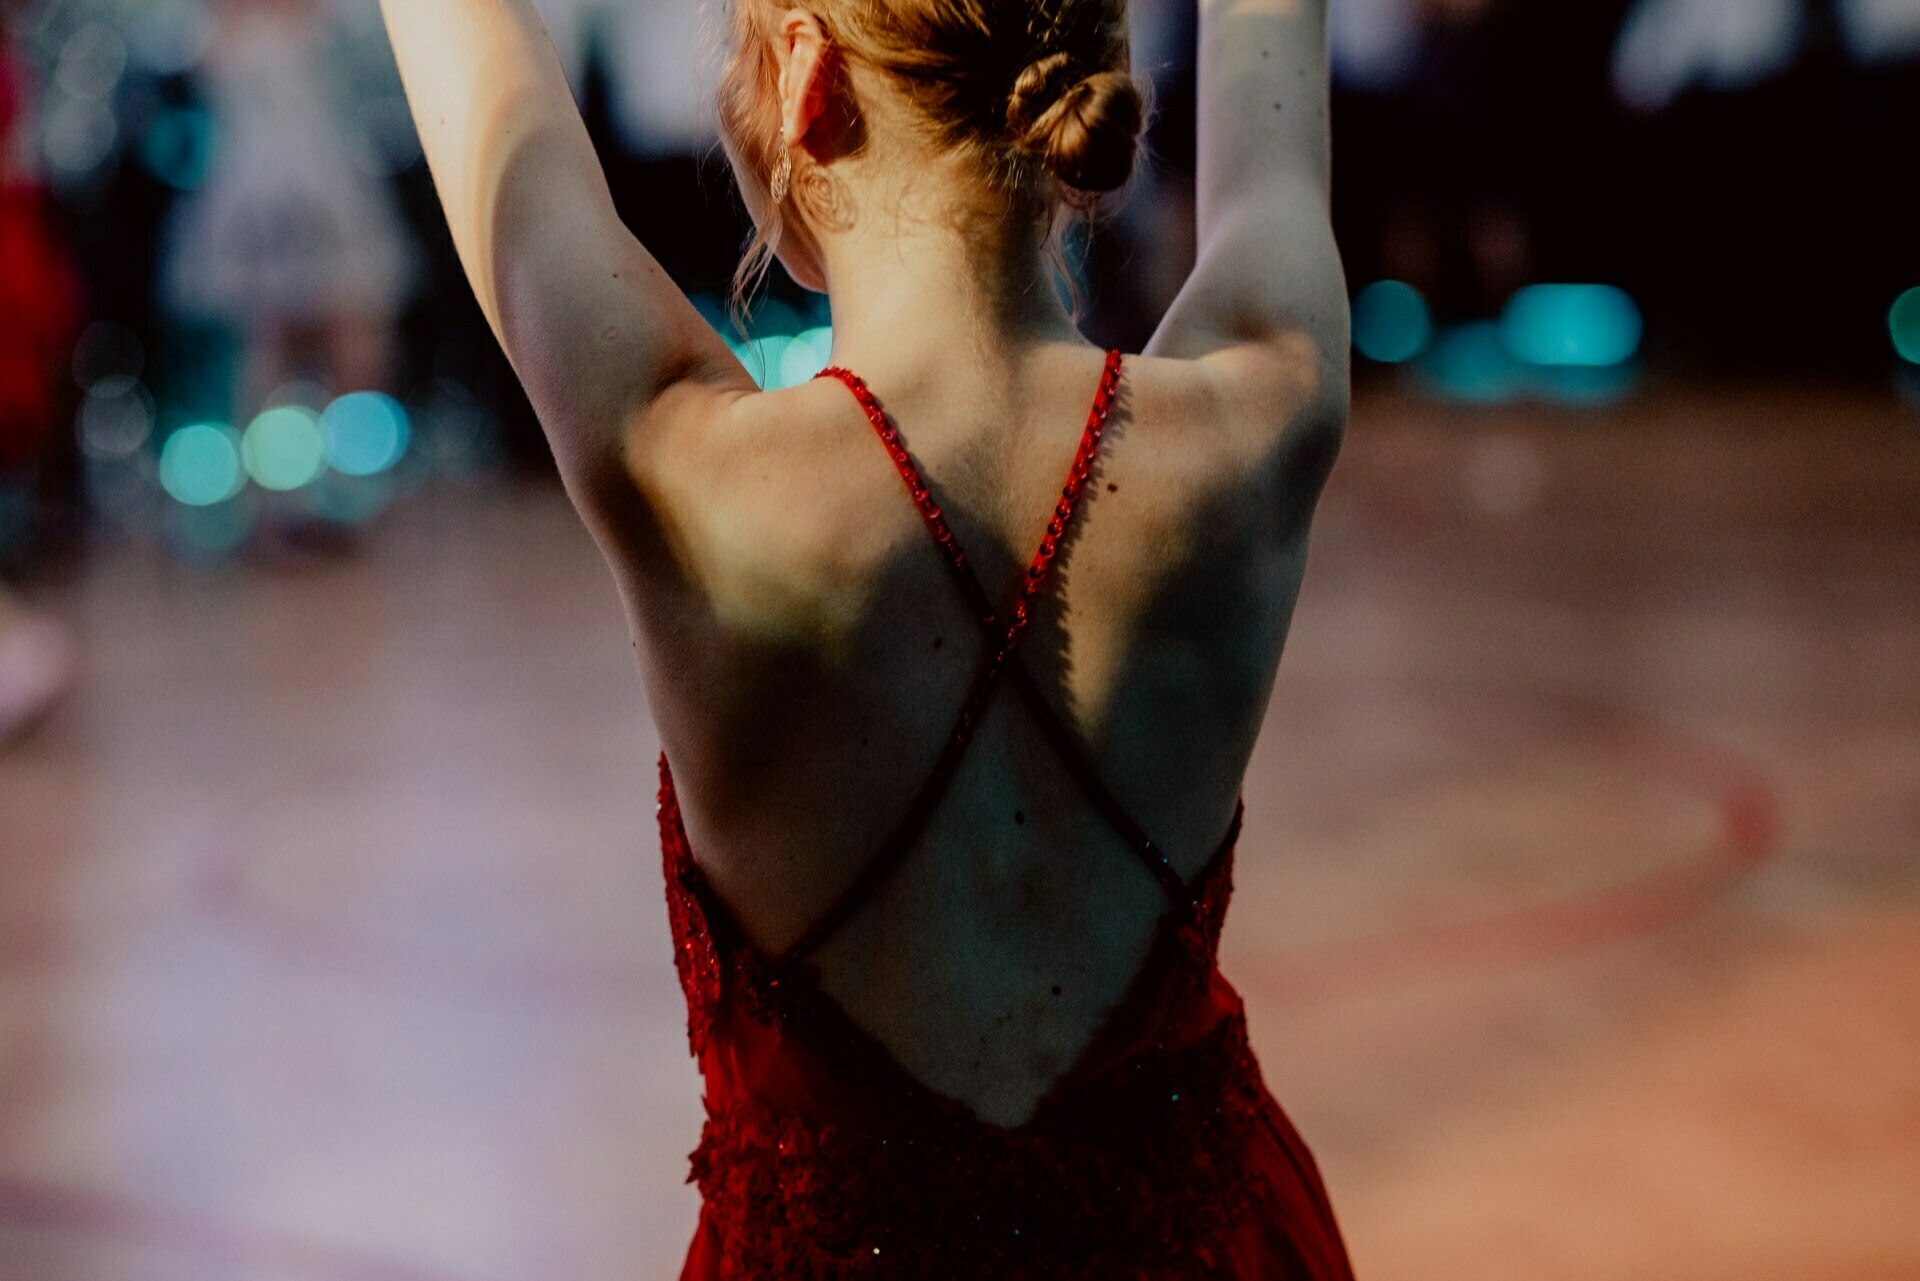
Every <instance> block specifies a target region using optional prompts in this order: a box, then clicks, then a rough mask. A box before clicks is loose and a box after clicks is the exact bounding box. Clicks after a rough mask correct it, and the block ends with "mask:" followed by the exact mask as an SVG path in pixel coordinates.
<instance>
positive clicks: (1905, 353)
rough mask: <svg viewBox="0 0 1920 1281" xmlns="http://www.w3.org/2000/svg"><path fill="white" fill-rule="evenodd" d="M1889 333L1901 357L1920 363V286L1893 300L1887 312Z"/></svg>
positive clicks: (1909, 361)
mask: <svg viewBox="0 0 1920 1281" xmlns="http://www.w3.org/2000/svg"><path fill="white" fill-rule="evenodd" d="M1887 334H1888V336H1889V337H1891V338H1892V339H1893V349H1894V351H1896V352H1898V353H1899V355H1900V359H1902V360H1904V361H1906V362H1907V363H1909V364H1913V365H1920V287H1916V288H1913V289H1909V290H1907V292H1905V293H1903V294H1901V295H1900V296H1899V297H1898V298H1896V299H1894V300H1893V308H1892V309H1891V310H1890V311H1888V312H1887Z"/></svg>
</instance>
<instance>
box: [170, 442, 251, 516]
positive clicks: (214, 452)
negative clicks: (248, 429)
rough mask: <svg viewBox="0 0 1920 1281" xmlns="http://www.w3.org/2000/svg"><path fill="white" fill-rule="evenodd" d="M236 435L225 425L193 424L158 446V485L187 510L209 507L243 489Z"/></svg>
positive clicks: (238, 445) (243, 482)
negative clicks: (187, 508) (189, 508)
mask: <svg viewBox="0 0 1920 1281" xmlns="http://www.w3.org/2000/svg"><path fill="white" fill-rule="evenodd" d="M246 483H247V481H246V472H245V471H244V470H243V469H242V467H241V464H240V436H239V433H237V432H235V431H234V430H233V428H231V427H229V426H227V425H226V424H225V423H194V424H192V425H191V426H187V427H182V428H180V429H179V430H178V431H176V432H174V433H173V434H172V435H171V436H168V437H167V442H166V444H164V445H162V446H161V447H160V486H161V488H163V489H165V490H166V491H167V493H168V494H169V495H170V496H171V497H172V498H173V499H174V501H175V502H179V503H184V504H186V505H187V506H188V507H211V506H213V505H214V504H216V503H223V502H225V501H227V499H229V498H232V497H233V496H234V495H235V494H237V493H239V492H240V491H241V490H242V489H244V488H245V487H246Z"/></svg>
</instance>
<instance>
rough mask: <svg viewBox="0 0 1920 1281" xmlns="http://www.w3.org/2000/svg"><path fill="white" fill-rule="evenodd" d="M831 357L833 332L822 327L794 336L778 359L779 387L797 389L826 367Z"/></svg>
mask: <svg viewBox="0 0 1920 1281" xmlns="http://www.w3.org/2000/svg"><path fill="white" fill-rule="evenodd" d="M832 355H833V331H832V330H831V329H827V328H824V327H821V328H816V329H807V330H803V331H802V332H800V333H798V334H795V335H794V338H793V341H792V342H791V343H789V344H788V345H787V349H786V351H785V353H783V354H782V356H781V358H780V376H779V385H780V386H782V387H798V386H799V385H800V384H801V383H804V382H806V381H808V380H809V379H811V378H812V377H813V376H814V375H815V374H817V373H819V372H820V371H821V370H822V369H825V368H826V367H827V361H828V360H829V359H830V358H831V357H832Z"/></svg>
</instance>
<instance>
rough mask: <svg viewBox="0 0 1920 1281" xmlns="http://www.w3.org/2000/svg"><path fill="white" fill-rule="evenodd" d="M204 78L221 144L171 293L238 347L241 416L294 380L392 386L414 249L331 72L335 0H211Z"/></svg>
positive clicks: (326, 387) (189, 214)
mask: <svg viewBox="0 0 1920 1281" xmlns="http://www.w3.org/2000/svg"><path fill="white" fill-rule="evenodd" d="M212 7H213V11H214V18H215V21H216V23H217V35H216V37H215V39H214V42H213V45H212V48H211V50H210V52H209V54H208V56H207V58H206V60H205V62H204V64H203V65H202V67H201V68H200V76H201V79H202V86H203V91H204V93H205V95H206V97H207V99H208V102H209V105H210V108H211V110H212V112H213V115H214V120H215V127H216V130H217V142H216V145H215V148H214V160H213V167H212V170H211V172H210V173H209V175H208V177H207V180H206V183H205V185H204V186H202V187H201V188H200V190H198V191H197V192H194V193H192V194H191V195H189V196H188V197H187V198H186V199H185V200H184V201H183V202H182V204H181V206H180V207H179V208H178V209H177V210H176V211H175V213H174V216H173V219H172V225H171V227H170V228H169V232H168V235H167V245H166V249H167V253H166V261H165V266H164V268H163V291H162V292H163V296H164V298H165V300H166V302H167V304H168V306H169V309H170V310H171V311H173V312H174V313H175V314H177V315H183V316H190V317H198V318H203V319H212V320H217V321H220V322H224V323H225V324H226V325H228V326H229V327H231V329H232V330H233V331H234V333H235V334H236V335H237V336H238V337H239V339H240V341H241V345H242V348H243V360H242V374H241V377H240V385H239V387H238V388H237V389H236V397H235V399H236V401H237V403H236V405H235V406H234V416H235V419H236V421H245V419H246V417H247V416H248V415H250V414H252V413H253V412H255V411H257V410H259V409H260V408H261V407H263V406H264V405H265V404H267V403H268V401H269V399H270V398H271V397H272V396H273V394H274V393H275V391H276V390H278V389H280V388H281V387H283V386H284V385H285V384H287V383H289V382H290V381H293V380H296V379H298V380H301V381H305V382H312V383H316V384H318V385H319V386H320V388H321V389H322V390H323V391H324V392H329V393H338V392H343V391H351V390H360V389H373V388H382V389H384V388H386V387H387V386H388V384H389V382H390V381H391V379H392V377H393V375H394V369H393V361H394V355H395V344H394V339H395V325H396V321H397V317H398V316H399V313H400V310H401V308H402V306H403V305H404V303H405V302H406V300H407V298H408V296H409V293H410V290H411V288H412V286H413V283H414V280H415V275H416V270H417V264H416V259H415V250H414V246H413V245H412V243H411V241H410V239H409V237H408V234H407V231H406V228H405V225H404V223H403V222H402V220H401V217H400V214H399V211H398V208H397V205H396V203H395V201H394V199H393V196H392V194H391V192H390V191H389V189H388V186H387V182H386V180H385V179H384V178H383V177H382V176H380V174H379V172H378V166H377V165H375V164H373V163H369V160H368V156H369V154H370V153H369V143H368V141H367V139H366V138H365V137H363V136H361V135H360V133H359V131H358V130H357V129H356V127H355V121H354V119H353V117H352V115H351V114H350V112H349V111H348V110H346V109H345V107H344V106H343V104H341V103H339V102H338V101H337V100H336V97H335V86H334V84H333V82H332V80H331V78H330V76H329V74H328V67H327V65H326V61H325V60H326V55H327V50H328V37H329V34H330V31H331V29H332V26H333V24H334V23H335V22H336V21H337V15H336V13H335V11H334V8H333V0H213V6H212Z"/></svg>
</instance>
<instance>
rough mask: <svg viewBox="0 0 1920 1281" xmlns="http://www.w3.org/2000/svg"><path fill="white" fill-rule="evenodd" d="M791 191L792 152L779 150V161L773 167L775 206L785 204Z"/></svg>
mask: <svg viewBox="0 0 1920 1281" xmlns="http://www.w3.org/2000/svg"><path fill="white" fill-rule="evenodd" d="M792 190H793V150H792V148H790V147H784V146H783V147H781V148H780V160H779V162H778V163H777V164H775V165H774V166H773V190H772V192H771V193H770V194H771V195H772V196H773V203H774V204H775V205H784V204H786V203H787V193H788V192H790V191H792Z"/></svg>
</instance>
